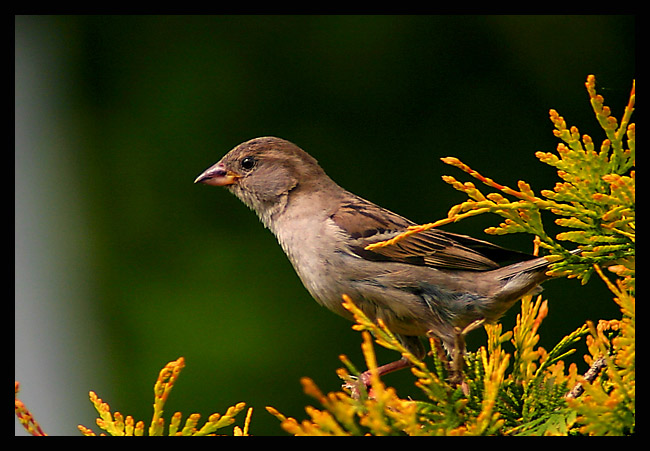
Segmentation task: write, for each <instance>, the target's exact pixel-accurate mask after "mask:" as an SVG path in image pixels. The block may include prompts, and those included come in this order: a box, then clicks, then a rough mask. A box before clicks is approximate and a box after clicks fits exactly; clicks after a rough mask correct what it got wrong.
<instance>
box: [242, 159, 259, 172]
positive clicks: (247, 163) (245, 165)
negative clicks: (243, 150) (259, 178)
mask: <svg viewBox="0 0 650 451" xmlns="http://www.w3.org/2000/svg"><path fill="white" fill-rule="evenodd" d="M256 162H257V160H255V158H253V157H245V158H244V159H242V160H241V167H242V169H245V170H247V171H250V170H251V169H253V166H255V163H256Z"/></svg>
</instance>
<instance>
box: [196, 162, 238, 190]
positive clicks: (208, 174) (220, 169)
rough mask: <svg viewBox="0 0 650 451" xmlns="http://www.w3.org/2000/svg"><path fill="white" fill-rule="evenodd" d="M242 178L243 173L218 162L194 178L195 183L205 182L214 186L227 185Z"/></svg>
mask: <svg viewBox="0 0 650 451" xmlns="http://www.w3.org/2000/svg"><path fill="white" fill-rule="evenodd" d="M240 178H241V175H239V174H237V173H236V172H233V171H230V170H228V169H226V167H225V166H224V165H223V163H217V164H215V165H214V166H211V167H209V168H208V169H206V170H205V171H203V173H202V174H201V175H199V176H198V177H197V178H196V180H194V183H205V184H206V185H212V186H226V185H232V184H233V183H235V182H236V181H237V180H238V179H240Z"/></svg>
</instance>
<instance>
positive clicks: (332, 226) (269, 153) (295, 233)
mask: <svg viewBox="0 0 650 451" xmlns="http://www.w3.org/2000/svg"><path fill="white" fill-rule="evenodd" d="M194 183H202V184H206V185H213V186H223V187H225V188H226V189H228V190H229V191H230V192H231V193H233V194H234V195H235V196H237V197H238V198H239V199H240V200H241V201H242V202H243V203H244V204H246V205H247V206H248V207H249V208H251V209H252V210H253V211H255V213H257V215H258V216H259V219H260V220H261V222H262V223H263V224H264V226H266V227H267V228H268V229H269V230H270V231H271V232H272V233H273V234H274V235H275V237H276V238H277V240H278V242H279V243H280V246H281V247H282V249H283V250H284V252H285V254H286V255H287V257H288V258H289V260H290V261H291V263H292V265H293V267H294V269H295V271H296V273H297V274H298V276H299V278H300V280H301V281H302V283H303V285H304V286H305V288H306V289H307V291H309V293H310V294H311V296H312V297H313V298H314V299H315V300H316V301H317V302H318V303H319V304H321V305H323V306H325V307H327V308H328V309H329V310H331V311H333V312H334V313H337V314H339V315H341V316H343V317H345V318H348V319H353V318H352V317H351V314H350V313H349V312H348V310H346V309H345V308H344V307H343V306H342V296H343V295H347V296H348V297H349V298H350V299H351V300H352V301H353V302H354V304H355V305H356V306H357V307H358V308H359V309H361V310H362V311H363V313H364V314H365V315H366V316H368V317H369V318H370V319H372V320H374V321H377V320H382V321H383V322H384V324H385V325H386V326H387V327H388V328H389V329H390V330H391V331H392V332H393V333H394V334H396V336H397V337H398V338H399V339H400V341H401V342H402V343H403V344H404V346H406V348H407V349H408V350H409V351H410V352H412V353H413V354H414V355H416V356H417V357H420V358H422V357H424V355H425V354H426V352H425V350H424V346H423V344H422V343H421V340H420V338H419V337H424V336H430V335H434V336H435V337H437V338H439V339H440V341H441V342H442V343H443V345H444V346H445V348H446V349H447V350H448V351H450V353H451V350H453V349H454V347H455V346H456V345H457V343H458V334H459V331H462V330H464V329H465V330H468V329H471V328H472V325H473V324H474V325H477V324H480V323H482V322H488V323H492V322H495V321H497V320H498V319H499V318H500V317H501V316H502V315H503V314H504V313H505V312H506V311H507V310H508V309H509V308H510V307H511V306H512V305H513V304H514V303H515V302H516V301H517V300H519V299H520V298H521V297H522V296H524V295H526V294H529V293H536V292H538V291H541V288H540V287H539V285H540V283H542V282H544V281H545V280H547V279H548V278H549V276H547V275H546V272H547V269H548V268H547V267H548V265H549V264H550V263H549V261H547V260H546V259H544V258H543V257H534V256H532V255H529V254H526V253H522V252H517V251H512V250H508V249H505V248H502V247H499V246H497V245H494V244H492V243H489V242H487V241H483V240H479V239H475V238H471V237H469V236H465V235H459V234H455V233H450V232H447V231H443V230H440V229H430V230H427V231H424V232H421V233H416V234H413V235H411V236H409V237H407V238H406V239H403V240H401V241H398V242H397V243H395V244H393V245H390V246H386V247H380V248H376V249H373V250H367V249H366V247H367V246H368V245H370V244H372V243H377V242H379V241H384V240H388V239H390V238H393V237H394V236H396V235H398V234H400V233H402V232H404V231H405V230H406V229H407V228H408V227H409V226H412V225H415V223H414V222H412V221H410V220H408V219H406V218H404V217H402V216H400V215H398V214H396V213H393V212H392V211H389V210H387V209H385V208H382V207H380V206H378V205H375V204H374V203H372V202H370V201H367V200H365V199H363V198H361V197H359V196H357V195H355V194H353V193H351V192H349V191H346V190H345V189H343V188H342V187H340V186H339V185H337V184H336V183H335V182H334V181H333V180H332V179H331V178H330V177H328V176H327V174H326V173H325V171H324V170H323V169H322V168H321V167H320V165H319V164H318V162H317V161H316V159H315V158H313V157H312V156H311V155H309V154H308V153H307V152H305V151H304V150H302V149H301V148H300V147H298V146H296V145H295V144H293V143H291V142H289V141H286V140H284V139H281V138H276V137H261V138H255V139H252V140H250V141H246V142H244V143H242V144H240V145H238V146H236V147H235V148H233V149H232V150H231V151H230V152H228V153H227V154H226V155H225V156H224V157H223V158H222V159H221V160H220V161H219V162H218V163H216V164H214V165H213V166H211V167H210V168H208V169H207V170H205V171H204V172H203V173H202V174H201V175H199V176H198V177H197V178H196V180H195V181H194ZM408 365H409V363H408V362H407V361H406V359H405V358H402V359H400V360H398V361H396V362H392V363H389V364H387V365H383V366H382V367H380V368H379V373H380V375H381V374H385V373H388V372H390V371H394V370H396V369H399V368H403V367H406V366H408ZM368 380H369V375H367V374H366V379H365V382H368Z"/></svg>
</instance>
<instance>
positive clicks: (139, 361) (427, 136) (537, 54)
mask: <svg viewBox="0 0 650 451" xmlns="http://www.w3.org/2000/svg"><path fill="white" fill-rule="evenodd" d="M635 70H636V68H635V23H634V17H633V16H16V17H15V378H16V380H18V381H20V382H21V387H22V392H21V399H22V400H23V401H24V402H25V403H26V404H27V406H28V407H29V408H30V409H31V410H32V412H33V413H34V414H35V416H36V419H37V420H38V421H39V422H40V423H41V425H42V426H43V428H44V429H45V430H46V432H48V433H50V434H53V435H60V434H78V432H77V429H76V426H77V424H80V423H81V424H84V425H85V426H88V427H91V428H93V429H95V430H96V431H98V428H97V427H96V425H95V423H94V418H95V417H96V414H95V411H94V409H93V407H92V405H91V404H90V403H89V402H88V398H87V394H88V391H89V390H94V391H96V392H97V394H98V395H99V396H100V397H101V398H103V399H104V400H105V401H107V402H108V403H109V404H110V405H111V407H112V410H113V411H115V410H117V411H120V412H122V413H124V414H131V415H133V416H134V417H135V418H136V419H137V420H144V421H145V423H146V424H147V426H148V424H149V420H150V419H151V412H152V410H151V404H152V399H153V384H154V381H155V379H156V377H157V374H158V371H159V370H160V369H161V368H162V367H163V366H164V365H165V364H166V363H167V362H168V361H170V360H174V359H176V358H178V357H180V356H184V357H185V358H186V365H187V366H186V368H185V370H184V371H183V373H182V374H181V376H180V379H179V381H178V383H177V385H176V386H175V388H174V390H173V392H172V395H171V397H170V400H169V402H168V404H167V408H166V409H165V410H166V413H167V416H168V417H169V415H171V414H172V413H173V412H175V411H178V410H180V411H182V412H183V415H184V418H185V417H186V416H187V415H189V414H191V413H195V412H197V413H201V414H202V415H203V418H204V419H205V418H207V416H208V415H209V414H211V413H213V412H219V413H223V412H224V411H225V410H226V408H227V407H228V406H230V405H232V404H234V403H236V402H240V401H244V402H246V403H247V404H248V405H249V406H252V407H254V409H255V410H254V413H253V419H252V424H251V433H253V434H256V435H283V434H284V432H283V431H282V429H281V428H280V425H279V423H278V421H277V420H276V419H275V418H274V417H272V416H271V415H269V414H268V413H267V412H266V411H265V409H264V406H267V405H270V406H273V407H275V408H277V409H278V410H279V411H281V412H282V413H284V414H285V415H288V416H294V417H296V418H298V419H299V420H301V419H303V418H305V417H306V414H305V412H304V406H305V405H308V404H312V405H313V404H314V403H315V401H314V400H313V399H311V398H309V397H307V396H306V395H304V394H303V392H302V388H301V386H300V383H299V380H300V378H301V377H303V376H308V377H311V378H313V379H314V380H315V381H316V383H317V384H318V385H319V386H320V387H321V389H322V390H323V391H325V392H327V391H332V390H337V389H339V388H340V385H341V381H340V380H339V379H338V378H337V376H336V374H335V369H336V368H338V367H340V366H341V364H340V362H339V359H338V356H339V354H346V355H348V356H349V357H350V358H351V359H352V360H353V361H354V362H355V363H356V364H357V365H358V366H359V367H364V363H363V359H362V357H361V353H360V347H359V344H360V342H361V337H360V335H359V334H358V333H357V332H355V331H353V330H351V328H350V326H351V324H350V323H348V322H347V321H345V320H343V319H341V318H339V317H337V316H335V315H334V314H332V313H330V312H329V311H327V310H325V309H324V308H322V307H319V306H318V305H317V304H316V302H314V301H313V300H312V299H311V298H310V296H309V294H308V293H307V291H306V290H305V289H304V288H303V287H302V285H301V283H300V281H299V280H298V277H297V276H296V275H295V273H294V271H293V269H292V267H291V265H290V264H289V262H288V260H287V259H286V257H285V256H284V254H283V253H282V250H281V249H280V247H279V245H278V244H277V243H276V241H275V239H274V237H273V236H272V235H271V234H270V232H268V231H267V230H265V229H264V228H263V227H262V225H261V224H260V223H259V221H258V220H257V218H256V216H255V215H254V214H253V213H252V212H251V211H249V210H248V209H247V208H246V207H245V206H244V205H243V204H241V203H240V202H239V201H238V200H237V199H236V198H235V197H234V196H232V195H230V194H229V193H228V192H227V191H225V190H223V189H217V188H213V187H207V186H202V185H201V186H197V185H193V183H192V182H193V180H194V179H195V177H196V176H197V175H198V174H200V173H201V172H202V171H203V170H204V169H206V168H207V167H209V166H211V165H212V164H213V163H215V162H216V161H218V160H219V159H220V158H221V156H222V155H224V154H225V153H226V152H228V151H229V150H230V149H231V148H232V147H234V146H235V145H237V144H239V143H240V142H242V141H245V140H248V139H250V138H254V137H257V136H264V135H275V136H279V137H283V138H286V139H288V140H291V141H293V142H295V143H296V144H298V145H299V146H301V147H302V148H304V149H305V150H307V151H308V152H310V153H311V154H312V155H313V156H314V157H316V158H317V159H318V160H319V162H320V163H321V165H322V166H323V168H324V169H325V170H326V171H327V173H328V174H329V175H330V176H331V177H332V178H333V179H334V180H336V181H337V182H338V183H339V184H340V185H342V186H343V187H345V188H346V189H348V190H350V191H352V192H354V193H356V194H359V195H361V196H363V197H365V198H367V199H369V200H371V201H373V202H376V203H378V204H380V205H382V206H384V207H387V208H389V209H391V210H393V211H395V212H398V213H400V214H402V215H404V216H406V217H408V218H410V219H412V220H413V221H416V222H420V223H424V222H430V221H434V220H437V219H440V218H442V217H444V216H446V214H447V211H448V209H449V208H450V207H451V206H452V205H454V204H456V203H458V202H460V201H462V200H463V195H461V194H460V193H457V192H456V191H454V190H453V189H452V188H451V187H450V186H448V185H447V184H445V183H444V182H443V181H442V180H441V178H440V177H441V175H445V174H448V175H454V176H455V177H457V178H459V179H461V180H468V176H467V175H465V174H463V173H461V172H460V171H458V170H457V169H455V168H453V167H450V166H446V165H445V164H443V163H442V162H441V161H440V157H444V156H456V157H458V158H460V159H461V160H462V161H463V162H465V163H467V164H469V165H470V166H472V167H473V168H475V169H477V170H479V171H480V172H481V173H483V174H484V175H487V176H490V177H492V178H494V179H496V180H497V181H499V182H501V183H503V184H507V185H510V186H514V185H516V182H517V180H519V179H524V180H526V181H528V182H529V183H531V185H532V187H533V189H534V190H536V191H537V192H539V190H541V189H550V188H552V187H553V186H554V184H555V182H556V181H557V177H556V174H555V171H554V170H553V168H551V167H549V166H546V165H544V164H542V163H540V162H539V161H538V160H537V159H536V158H535V155H534V153H535V151H538V150H542V151H554V150H555V148H556V145H557V139H556V138H555V137H554V136H553V134H552V124H551V122H550V121H549V119H548V111H549V109H550V108H555V109H557V110H558V111H559V112H560V114H561V115H563V116H564V117H565V118H566V120H567V123H568V124H569V125H577V126H578V127H579V128H580V131H581V133H589V134H591V135H592V137H593V138H594V140H595V141H597V142H600V141H601V140H602V139H603V134H602V133H601V131H600V129H599V127H598V125H597V122H596V120H595V118H594V117H593V113H592V111H591V108H590V105H589V102H588V96H587V93H586V90H585V88H584V81H585V79H586V77H587V75H588V74H592V73H593V74H595V75H596V77H597V83H598V89H599V92H600V93H601V94H603V95H604V97H605V100H606V104H607V105H609V106H611V107H612V110H613V114H614V115H615V116H617V117H620V116H621V113H622V111H623V108H624V106H625V104H626V103H627V98H628V95H629V90H630V88H631V83H632V79H633V78H634V77H635ZM498 222H500V221H499V218H497V217H488V216H485V217H478V218H474V219H471V220H466V221H464V222H462V223H459V224H456V225H454V226H453V227H448V229H449V230H452V231H456V232H460V233H466V234H471V235H473V236H475V237H478V238H483V239H486V238H487V239H490V240H491V241H493V242H496V243H498V244H501V245H505V246H507V247H510V248H515V249H519V250H531V248H532V245H531V237H529V236H506V237H494V238H490V237H487V236H486V235H485V234H484V233H483V229H484V228H485V227H487V226H490V225H495V224H498ZM549 228H550V229H551V230H553V227H552V224H551V225H550V226H549ZM544 296H545V297H546V298H548V299H549V307H550V312H549V317H548V318H547V319H546V320H545V321H544V323H543V325H542V328H541V330H540V333H541V336H542V343H541V344H542V345H543V346H545V347H547V348H550V347H551V346H553V345H554V344H555V343H557V341H558V340H559V339H560V338H561V337H563V336H564V335H566V334H568V333H570V332H572V331H573V330H575V329H576V328H577V327H579V326H580V325H581V324H583V323H584V321H585V320H587V319H591V320H598V319H599V318H615V317H618V316H619V313H618V310H617V308H616V306H615V304H614V303H613V301H612V300H611V296H610V294H609V292H608V290H607V289H606V288H605V287H604V284H603V283H602V282H601V281H600V280H598V279H597V278H593V279H592V281H591V282H589V284H588V285H587V286H586V287H581V286H580V284H579V283H578V282H576V281H569V280H558V281H552V282H549V283H547V284H546V285H545V292H544ZM517 312H518V308H517V307H515V308H513V309H511V311H510V312H508V314H507V315H506V317H505V318H504V320H503V322H504V324H505V327H512V325H513V324H514V321H515V316H516V314H517ZM484 341H485V334H484V332H483V331H477V332H474V333H473V334H472V335H471V336H470V339H469V348H470V349H472V350H474V349H476V348H478V347H479V346H481V345H483V344H484ZM377 352H378V354H379V357H378V358H379V360H380V362H388V361H390V360H392V359H395V358H397V357H398V356H397V355H396V354H395V353H393V352H390V351H386V350H383V349H378V351H377ZM583 352H584V349H581V350H579V352H578V356H577V357H576V359H575V361H576V362H578V363H579V365H581V366H580V371H581V372H584V370H586V366H585V364H584V362H583V360H582V359H581V358H580V355H582V353H583ZM385 381H386V382H387V383H389V384H391V385H393V386H395V387H396V388H397V389H398V392H399V394H400V395H401V396H402V397H406V396H413V397H415V398H418V397H420V396H421V395H420V393H418V391H417V389H416V388H414V387H413V385H412V383H413V376H412V375H411V373H410V372H409V371H402V372H401V373H395V374H391V375H388V376H386V378H385ZM243 419H244V413H242V414H240V416H239V418H238V422H237V424H239V425H242V424H243ZM21 431H22V429H21V427H20V426H19V425H18V422H17V421H16V434H23V432H21Z"/></svg>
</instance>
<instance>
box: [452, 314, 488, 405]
mask: <svg viewBox="0 0 650 451" xmlns="http://www.w3.org/2000/svg"><path fill="white" fill-rule="evenodd" d="M484 322H485V319H484V318H481V319H477V320H475V321H473V322H471V323H469V324H468V325H467V326H465V327H464V328H463V329H461V328H460V327H455V328H454V332H455V335H454V348H453V349H452V350H451V368H450V373H449V382H450V383H451V384H453V385H463V392H466V391H467V387H466V385H465V384H464V380H463V364H464V363H465V359H464V357H463V356H464V354H465V335H467V334H468V333H469V332H471V331H472V330H474V329H476V328H477V327H479V326H481V325H482V324H483V323H484Z"/></svg>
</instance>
